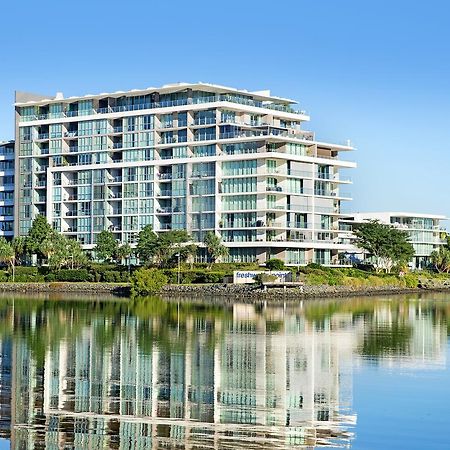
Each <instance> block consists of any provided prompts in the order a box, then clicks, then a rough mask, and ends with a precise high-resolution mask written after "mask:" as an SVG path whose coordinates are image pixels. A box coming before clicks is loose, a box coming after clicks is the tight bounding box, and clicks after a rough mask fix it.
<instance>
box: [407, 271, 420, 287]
mask: <svg viewBox="0 0 450 450" xmlns="http://www.w3.org/2000/svg"><path fill="white" fill-rule="evenodd" d="M403 280H404V281H405V286H406V287H407V288H416V287H418V286H419V277H418V276H417V275H414V274H412V273H407V274H406V275H404V276H403Z"/></svg>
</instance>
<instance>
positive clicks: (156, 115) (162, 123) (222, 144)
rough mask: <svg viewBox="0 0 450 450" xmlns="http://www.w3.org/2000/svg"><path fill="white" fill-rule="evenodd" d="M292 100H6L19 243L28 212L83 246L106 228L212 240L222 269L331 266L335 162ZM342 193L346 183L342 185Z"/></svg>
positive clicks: (190, 88) (220, 90)
mask: <svg viewBox="0 0 450 450" xmlns="http://www.w3.org/2000/svg"><path fill="white" fill-rule="evenodd" d="M294 103H295V102H293V101H292V100H289V99H282V98H279V97H274V96H271V95H270V94H269V93H268V92H266V91H264V92H254V93H252V92H248V91H245V90H236V89H232V88H227V87H223V86H217V85H210V84H203V83H197V84H186V83H180V84H175V85H166V86H163V87H162V88H149V89H145V90H141V91H138V90H133V91H129V92H116V93H112V94H99V95H88V96H85V97H73V98H67V99H64V98H63V96H62V95H61V94H58V95H57V96H56V97H55V98H51V99H46V98H44V97H39V96H35V95H29V94H22V93H17V94H16V176H17V179H18V180H19V182H20V189H18V190H17V194H16V214H17V217H18V220H17V223H16V233H17V234H18V235H24V234H26V233H27V231H28V229H29V227H30V226H31V223H32V220H33V218H34V217H36V216H37V215H38V214H43V215H45V216H46V217H47V218H48V220H49V222H50V223H52V224H53V226H54V227H55V229H56V230H58V231H60V232H62V233H64V234H67V235H69V236H72V237H74V238H76V239H78V240H79V241H80V242H82V244H83V245H84V247H85V248H86V249H90V248H93V247H94V246H95V240H96V236H97V234H98V233H99V232H100V231H102V230H104V229H107V230H111V231H112V232H113V233H114V235H115V237H116V238H117V239H118V240H119V241H121V242H128V243H130V244H131V245H135V243H136V240H137V235H138V233H139V231H140V230H141V229H142V228H143V227H144V226H145V225H147V224H151V225H152V226H153V229H154V230H155V231H157V232H160V231H164V230H170V229H186V230H187V231H188V232H189V233H191V234H192V236H193V238H194V240H195V241H197V242H201V241H202V239H203V237H204V235H205V233H206V232H207V231H209V230H211V231H214V232H215V233H216V234H218V235H220V236H221V238H222V240H223V241H224V243H225V245H226V246H228V247H229V248H230V256H229V260H230V261H235V262H250V261H258V262H264V261H266V260H267V259H269V258H271V257H276V258H281V259H283V260H284V261H285V262H286V263H288V264H297V265H303V264H307V263H309V262H317V263H321V264H325V265H338V264H340V263H342V261H341V260H340V259H339V254H340V253H343V252H345V251H347V250H348V245H345V244H342V243H341V240H340V233H341V232H340V230H339V223H338V220H339V218H340V217H341V202H342V201H346V200H351V198H350V195H349V194H347V193H344V192H342V191H341V186H342V185H348V184H351V181H350V179H348V178H346V177H344V176H342V175H341V170H342V169H351V168H354V167H356V164H355V163H353V162H349V161H343V160H340V159H339V154H340V152H343V151H350V150H353V148H352V147H351V146H350V145H338V144H329V143H324V142H320V141H317V140H316V139H315V137H314V134H313V133H312V132H310V131H305V130H303V124H304V123H305V122H307V121H308V120H309V117H308V116H307V115H306V113H305V112H304V111H295V110H294V109H293V108H292V105H293V104H294ZM344 188H345V186H344Z"/></svg>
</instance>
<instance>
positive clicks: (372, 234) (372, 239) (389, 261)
mask: <svg viewBox="0 0 450 450" xmlns="http://www.w3.org/2000/svg"><path fill="white" fill-rule="evenodd" d="M354 234H355V236H356V242H355V245H356V246H357V247H359V248H361V249H364V250H366V251H367V252H368V253H369V254H370V255H372V256H374V257H375V259H376V263H375V268H376V270H377V271H380V270H385V271H386V272H387V273H390V271H391V269H392V267H394V265H401V264H406V263H408V261H409V260H410V259H411V258H412V257H413V256H414V248H413V246H412V245H411V243H410V242H409V240H408V239H409V237H408V233H407V232H406V231H403V230H399V229H397V228H395V227H393V226H391V225H386V224H383V223H380V222H379V221H378V220H369V221H367V222H364V223H360V224H357V225H355V226H354Z"/></svg>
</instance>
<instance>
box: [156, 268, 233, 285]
mask: <svg viewBox="0 0 450 450" xmlns="http://www.w3.org/2000/svg"><path fill="white" fill-rule="evenodd" d="M164 274H165V275H166V277H167V280H168V282H169V283H171V284H176V283H178V269H166V270H164ZM227 274H228V273H227V272H225V271H217V270H214V271H212V270H207V269H206V268H205V269H203V270H198V269H194V270H186V269H182V270H181V271H180V283H181V284H192V283H193V284H203V283H222V282H223V279H224V277H225V276H227Z"/></svg>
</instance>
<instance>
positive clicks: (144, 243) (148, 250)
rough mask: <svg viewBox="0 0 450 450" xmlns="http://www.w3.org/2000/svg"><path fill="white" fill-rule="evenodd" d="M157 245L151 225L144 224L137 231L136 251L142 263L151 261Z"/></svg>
mask: <svg viewBox="0 0 450 450" xmlns="http://www.w3.org/2000/svg"><path fill="white" fill-rule="evenodd" d="M157 245H158V235H157V234H156V233H155V232H154V231H153V228H152V226H151V225H146V226H145V227H144V228H142V230H141V231H140V232H139V235H138V243H137V247H136V252H137V254H138V256H139V259H140V260H141V262H143V263H144V264H149V263H151V262H152V261H153V257H154V254H155V250H156V247H157Z"/></svg>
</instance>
